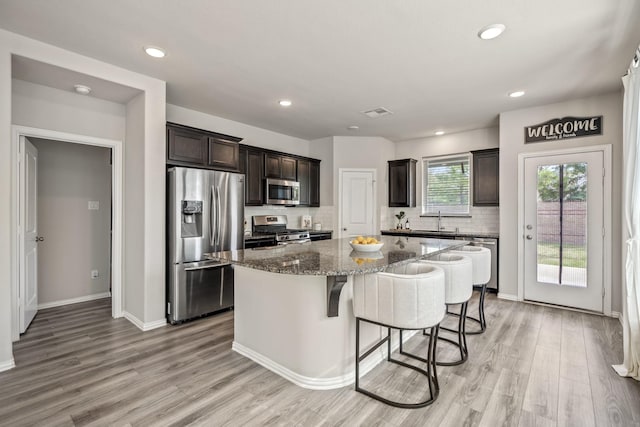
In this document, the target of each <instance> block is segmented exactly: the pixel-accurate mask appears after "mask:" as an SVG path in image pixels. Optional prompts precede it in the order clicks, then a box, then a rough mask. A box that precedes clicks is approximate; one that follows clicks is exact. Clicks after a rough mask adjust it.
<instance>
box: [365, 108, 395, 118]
mask: <svg viewBox="0 0 640 427" xmlns="http://www.w3.org/2000/svg"><path fill="white" fill-rule="evenodd" d="M362 114H364V115H366V116H367V117H370V118H372V119H377V118H378V117H382V116H387V115H389V114H393V111H389V110H387V109H386V108H384V107H378V108H374V109H373V110H367V111H362Z"/></svg>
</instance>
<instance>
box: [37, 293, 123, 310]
mask: <svg viewBox="0 0 640 427" xmlns="http://www.w3.org/2000/svg"><path fill="white" fill-rule="evenodd" d="M109 297H111V292H102V293H99V294H93V295H85V296H81V297H77V298H69V299H63V300H59V301H51V302H45V303H44V304H38V310H42V309H45V308H52V307H60V306H63V305H69V304H77V303H79V302H87V301H93V300H97V299H102V298H109Z"/></svg>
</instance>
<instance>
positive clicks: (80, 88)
mask: <svg viewBox="0 0 640 427" xmlns="http://www.w3.org/2000/svg"><path fill="white" fill-rule="evenodd" d="M73 89H74V90H75V91H76V92H77V93H79V94H80V95H89V93H91V88H90V87H89V86H85V85H74V86H73Z"/></svg>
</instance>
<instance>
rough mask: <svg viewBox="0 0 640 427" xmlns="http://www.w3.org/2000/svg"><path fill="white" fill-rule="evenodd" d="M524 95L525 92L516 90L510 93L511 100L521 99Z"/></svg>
mask: <svg viewBox="0 0 640 427" xmlns="http://www.w3.org/2000/svg"><path fill="white" fill-rule="evenodd" d="M522 95H524V91H523V90H516V91H514V92H510V93H509V96H510V97H511V98H520V97H521V96H522Z"/></svg>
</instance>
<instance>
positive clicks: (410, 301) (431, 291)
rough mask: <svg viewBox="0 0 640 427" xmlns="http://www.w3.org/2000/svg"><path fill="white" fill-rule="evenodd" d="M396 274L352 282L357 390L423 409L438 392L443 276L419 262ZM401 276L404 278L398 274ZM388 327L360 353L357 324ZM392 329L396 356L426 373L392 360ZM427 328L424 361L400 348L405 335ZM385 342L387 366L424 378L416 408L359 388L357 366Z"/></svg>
mask: <svg viewBox="0 0 640 427" xmlns="http://www.w3.org/2000/svg"><path fill="white" fill-rule="evenodd" d="M394 271H395V272H394V273H386V272H384V273H375V274H365V275H356V276H354V280H353V312H354V315H355V317H356V378H355V389H356V391H359V392H361V393H363V394H365V395H367V396H369V397H372V398H374V399H376V400H379V401H381V402H384V403H386V404H389V405H392V406H396V407H400V408H419V407H423V406H427V405H429V404H431V403H433V402H434V401H435V399H436V398H437V397H438V393H439V390H440V387H439V385H438V376H437V372H436V366H435V363H434V362H435V355H436V345H435V342H436V340H437V336H438V325H439V324H440V321H441V320H442V319H443V318H444V315H445V310H446V308H445V290H444V272H443V271H442V270H441V269H440V268H438V267H433V266H429V265H426V264H422V263H410V264H407V265H406V266H404V267H402V269H400V270H399V269H395V270H394ZM399 271H402V273H399ZM361 321H364V322H368V323H373V324H376V325H379V326H384V327H386V328H387V334H386V337H384V338H383V339H382V340H380V341H378V342H377V343H375V344H374V345H373V346H372V347H370V348H369V349H368V350H367V351H366V352H364V353H363V354H362V355H361V354H360V322H361ZM391 329H397V330H399V331H400V334H399V339H400V352H401V353H402V354H404V355H406V356H408V357H410V358H413V359H414V360H417V361H420V362H422V363H426V365H427V366H426V369H423V368H421V367H418V366H414V365H412V364H409V363H407V362H404V361H400V360H396V359H393V358H392V357H391ZM425 329H430V330H431V332H430V335H431V337H430V338H429V344H428V348H427V351H426V353H427V354H426V357H420V356H417V355H414V354H411V353H408V352H404V351H403V349H402V331H403V330H425ZM384 343H387V361H389V362H392V363H395V364H397V365H400V366H403V367H406V368H409V369H413V370H414V371H416V372H418V373H420V374H422V375H423V376H425V377H426V379H427V383H428V389H429V397H428V398H427V399H424V400H421V401H419V402H417V403H407V402H399V401H396V400H392V399H388V398H385V397H382V396H381V395H379V394H375V393H373V392H371V391H369V390H366V389H364V388H362V387H360V362H362V361H363V360H364V359H365V358H366V357H367V356H369V355H371V353H373V352H374V351H375V350H376V349H378V348H379V347H380V346H382V345H383V344H384Z"/></svg>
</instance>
